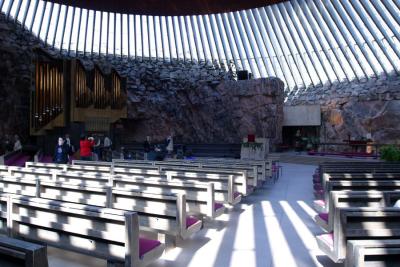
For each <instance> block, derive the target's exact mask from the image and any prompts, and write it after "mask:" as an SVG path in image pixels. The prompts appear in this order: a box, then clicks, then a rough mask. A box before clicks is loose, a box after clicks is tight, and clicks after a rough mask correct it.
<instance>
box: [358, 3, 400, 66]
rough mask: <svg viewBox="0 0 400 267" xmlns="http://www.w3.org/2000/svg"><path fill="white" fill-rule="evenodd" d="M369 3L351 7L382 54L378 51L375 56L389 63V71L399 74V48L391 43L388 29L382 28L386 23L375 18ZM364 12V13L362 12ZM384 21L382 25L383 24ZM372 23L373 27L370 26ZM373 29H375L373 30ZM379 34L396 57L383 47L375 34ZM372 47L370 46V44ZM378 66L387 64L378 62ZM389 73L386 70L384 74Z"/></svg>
mask: <svg viewBox="0 0 400 267" xmlns="http://www.w3.org/2000/svg"><path fill="white" fill-rule="evenodd" d="M370 5H371V3H361V4H360V3H352V6H353V7H354V8H355V9H356V10H355V12H356V13H357V14H358V15H359V16H360V17H361V18H363V22H364V24H365V26H366V28H367V29H368V31H369V32H370V34H371V35H372V36H373V38H374V41H375V42H376V43H377V44H378V45H379V47H380V50H381V52H382V53H383V54H382V53H379V52H378V51H374V52H375V53H376V56H377V57H378V58H379V56H381V57H384V59H385V60H386V61H388V62H389V64H390V65H391V69H393V70H394V71H395V72H396V73H397V74H400V66H399V64H400V62H399V59H400V48H399V47H397V46H396V45H395V43H394V42H393V40H392V38H391V36H390V35H389V34H388V32H389V31H388V29H389V27H388V28H385V27H384V23H386V21H385V20H384V18H383V17H381V19H382V20H381V21H380V20H379V19H378V17H377V16H376V14H374V12H373V10H372V7H371V6H370ZM363 11H364V12H363ZM367 16H369V18H371V19H372V21H369V20H368V18H367ZM383 21H384V23H383ZM373 23H374V25H373V26H375V27H373V26H372V24H373ZM374 28H375V29H374ZM378 32H379V33H380V34H381V35H383V36H384V38H385V39H386V41H387V42H388V44H389V45H390V47H391V49H392V50H393V52H394V53H395V54H396V56H397V59H396V56H395V57H393V55H390V54H389V52H388V50H387V49H386V48H385V45H384V44H383V41H382V39H383V38H382V39H381V38H379V36H378V34H377V33H378ZM371 45H372V44H371ZM380 64H381V65H382V67H383V66H387V65H388V64H387V63H386V64H385V63H384V62H382V61H380ZM389 72H390V70H386V74H388V73H389Z"/></svg>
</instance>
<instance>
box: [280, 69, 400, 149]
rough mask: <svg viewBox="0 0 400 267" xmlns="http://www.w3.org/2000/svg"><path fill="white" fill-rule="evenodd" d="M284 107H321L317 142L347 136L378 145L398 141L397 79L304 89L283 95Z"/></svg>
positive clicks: (399, 78)
mask: <svg viewBox="0 0 400 267" xmlns="http://www.w3.org/2000/svg"><path fill="white" fill-rule="evenodd" d="M286 97H287V99H286V102H285V105H307V104H320V105H321V112H322V127H321V131H320V133H321V136H320V140H321V141H325V142H342V140H346V139H348V135H350V136H351V137H354V138H357V139H358V138H361V137H366V135H367V134H368V133H371V135H372V138H373V139H374V140H376V141H378V142H379V143H398V142H399V141H400V76H388V77H386V76H382V77H379V78H378V79H371V80H368V81H361V82H356V81H354V82H350V83H340V84H334V85H332V86H325V87H315V88H307V90H303V91H300V92H291V93H289V94H287V95H286Z"/></svg>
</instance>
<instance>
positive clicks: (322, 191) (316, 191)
mask: <svg viewBox="0 0 400 267" xmlns="http://www.w3.org/2000/svg"><path fill="white" fill-rule="evenodd" d="M314 193H315V194H323V193H324V190H322V189H320V190H314Z"/></svg>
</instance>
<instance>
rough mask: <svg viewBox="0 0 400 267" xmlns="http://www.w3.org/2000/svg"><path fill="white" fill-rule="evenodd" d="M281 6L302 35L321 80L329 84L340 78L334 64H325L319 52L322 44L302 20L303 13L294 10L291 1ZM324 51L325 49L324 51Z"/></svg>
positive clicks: (304, 44) (301, 38)
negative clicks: (300, 17)
mask: <svg viewBox="0 0 400 267" xmlns="http://www.w3.org/2000/svg"><path fill="white" fill-rule="evenodd" d="M280 6H282V7H283V9H284V10H285V12H284V13H285V14H288V15H289V18H290V20H291V21H292V25H293V26H294V28H295V30H296V32H297V34H298V35H299V36H300V41H301V42H302V43H303V46H304V49H305V51H306V53H307V55H308V57H309V58H310V60H311V61H312V65H313V67H314V69H315V71H316V72H317V73H318V75H319V77H320V80H321V81H327V82H329V84H332V82H333V81H334V80H339V77H338V76H337V74H336V72H335V70H334V69H333V67H332V65H331V64H329V63H328V62H326V63H328V64H325V62H324V61H323V60H322V57H321V55H320V53H319V52H318V51H321V50H322V47H321V44H320V43H319V42H316V37H315V36H313V35H312V33H311V31H309V29H308V25H307V24H306V23H305V22H304V23H302V22H300V21H301V19H299V16H301V14H296V13H295V12H294V10H293V6H292V5H291V3H290V2H286V3H283V4H280ZM313 52H314V55H316V56H317V60H315V57H314V56H313ZM322 53H324V51H322ZM331 76H333V77H331Z"/></svg>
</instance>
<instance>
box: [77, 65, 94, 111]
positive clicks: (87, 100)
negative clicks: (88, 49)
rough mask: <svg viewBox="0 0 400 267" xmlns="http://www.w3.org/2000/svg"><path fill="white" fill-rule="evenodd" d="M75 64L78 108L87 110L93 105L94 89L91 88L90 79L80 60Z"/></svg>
mask: <svg viewBox="0 0 400 267" xmlns="http://www.w3.org/2000/svg"><path fill="white" fill-rule="evenodd" d="M74 62H75V84H74V87H75V88H74V98H75V105H76V107H80V108H87V107H89V106H90V105H91V104H92V97H93V96H92V95H93V92H92V89H91V88H90V87H89V84H88V81H89V77H88V75H87V71H86V69H85V67H84V66H83V65H82V63H80V61H79V60H74Z"/></svg>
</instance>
